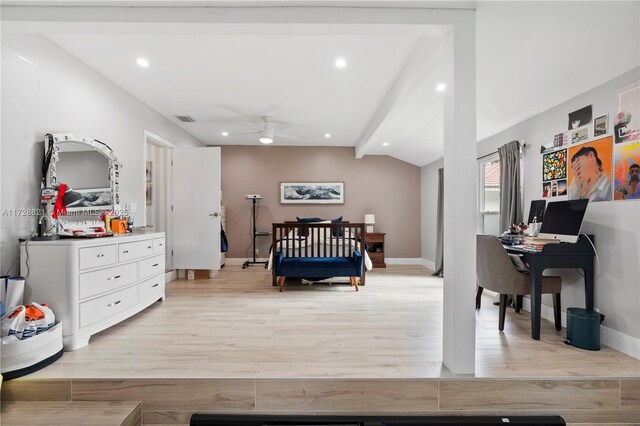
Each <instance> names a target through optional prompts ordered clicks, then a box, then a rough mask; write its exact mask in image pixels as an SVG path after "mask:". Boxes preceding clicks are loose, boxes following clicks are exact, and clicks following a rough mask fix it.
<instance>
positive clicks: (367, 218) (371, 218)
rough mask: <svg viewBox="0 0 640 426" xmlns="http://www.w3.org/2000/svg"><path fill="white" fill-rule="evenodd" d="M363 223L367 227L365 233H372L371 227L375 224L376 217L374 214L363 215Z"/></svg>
mask: <svg viewBox="0 0 640 426" xmlns="http://www.w3.org/2000/svg"><path fill="white" fill-rule="evenodd" d="M364 223H365V225H367V233H369V234H370V233H372V232H373V225H375V224H376V215H375V214H370V213H369V214H365V215H364Z"/></svg>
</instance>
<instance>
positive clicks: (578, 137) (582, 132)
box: [571, 126, 589, 145]
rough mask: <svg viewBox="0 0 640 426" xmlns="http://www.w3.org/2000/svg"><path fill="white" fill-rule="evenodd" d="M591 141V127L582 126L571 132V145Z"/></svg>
mask: <svg viewBox="0 0 640 426" xmlns="http://www.w3.org/2000/svg"><path fill="white" fill-rule="evenodd" d="M587 139H589V126H582V127H578V128H577V129H575V130H574V131H573V132H571V145H574V144H577V143H580V142H583V141H586V140H587Z"/></svg>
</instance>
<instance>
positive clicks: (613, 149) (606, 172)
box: [541, 81, 640, 202]
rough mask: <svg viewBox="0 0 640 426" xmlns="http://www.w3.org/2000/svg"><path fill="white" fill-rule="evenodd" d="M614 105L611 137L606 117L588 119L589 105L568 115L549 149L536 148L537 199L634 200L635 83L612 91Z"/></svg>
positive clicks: (638, 128) (638, 138)
mask: <svg viewBox="0 0 640 426" xmlns="http://www.w3.org/2000/svg"><path fill="white" fill-rule="evenodd" d="M617 106H618V111H617V113H616V115H615V120H614V125H613V129H612V130H611V133H610V132H609V115H608V114H602V115H599V116H597V117H595V118H593V119H592V106H591V105H589V106H586V107H584V108H581V109H579V110H576V111H574V112H572V113H570V114H569V125H568V132H565V133H558V134H556V135H555V136H554V140H553V148H551V145H550V144H549V145H545V146H543V147H542V150H541V152H543V157H542V180H543V183H542V196H543V197H559V196H563V195H567V196H568V199H569V200H576V199H581V198H588V199H589V200H590V201H592V202H594V201H611V200H640V81H636V82H634V83H632V84H629V85H626V86H624V87H621V88H620V89H619V90H618V92H617ZM591 126H593V127H591ZM589 129H592V130H591V132H592V135H589V133H590V130H589ZM565 147H566V148H565ZM551 150H554V151H552V152H549V151H551Z"/></svg>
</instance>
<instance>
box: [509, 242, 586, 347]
mask: <svg viewBox="0 0 640 426" xmlns="http://www.w3.org/2000/svg"><path fill="white" fill-rule="evenodd" d="M589 238H591V241H594V238H593V236H592V235H589ZM505 249H506V250H507V252H509V253H512V254H519V255H522V257H523V258H524V261H525V262H527V264H528V265H529V282H530V284H531V338H533V339H535V340H540V307H541V305H542V292H541V291H542V273H543V272H544V270H545V269H548V268H557V269H582V270H583V271H584V298H585V307H586V308H587V309H593V277H594V267H593V257H594V255H595V251H594V250H593V247H592V246H591V243H590V242H589V240H588V239H587V238H586V237H585V236H584V235H580V238H579V239H578V242H577V243H575V244H569V243H560V244H547V245H545V246H544V248H543V249H542V251H539V252H533V251H528V250H524V249H521V248H516V247H509V246H505Z"/></svg>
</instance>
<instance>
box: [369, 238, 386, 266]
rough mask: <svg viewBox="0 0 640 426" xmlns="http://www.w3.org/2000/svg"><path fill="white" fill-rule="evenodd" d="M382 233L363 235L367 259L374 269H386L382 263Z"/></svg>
mask: <svg viewBox="0 0 640 426" xmlns="http://www.w3.org/2000/svg"><path fill="white" fill-rule="evenodd" d="M385 235H387V234H386V233H384V232H371V233H368V232H367V233H366V234H365V235H364V240H365V242H366V243H367V246H368V247H369V257H370V258H371V261H372V262H373V267H374V268H386V267H387V264H386V263H385V262H384V236H385Z"/></svg>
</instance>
